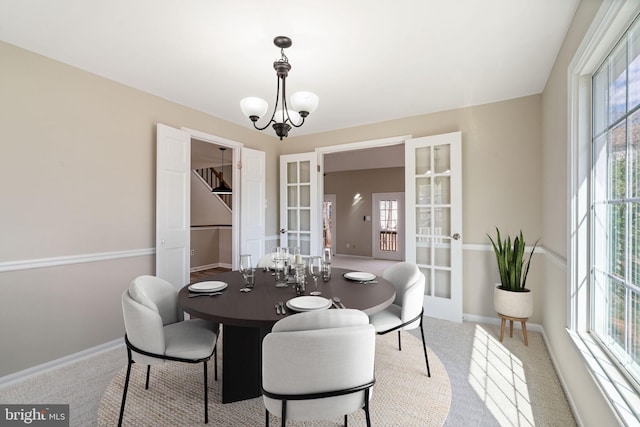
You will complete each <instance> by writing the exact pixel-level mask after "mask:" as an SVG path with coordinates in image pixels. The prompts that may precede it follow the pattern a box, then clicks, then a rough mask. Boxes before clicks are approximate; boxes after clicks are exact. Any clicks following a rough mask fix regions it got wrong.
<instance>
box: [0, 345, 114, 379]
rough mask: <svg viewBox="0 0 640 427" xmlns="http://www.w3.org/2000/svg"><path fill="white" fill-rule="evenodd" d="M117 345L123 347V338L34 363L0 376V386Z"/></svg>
mask: <svg viewBox="0 0 640 427" xmlns="http://www.w3.org/2000/svg"><path fill="white" fill-rule="evenodd" d="M118 347H124V338H118V339H115V340H113V341H109V342H106V343H104V344H100V345H97V346H95V347H91V348H88V349H86V350H82V351H79V352H77V353H73V354H70V355H68V356H64V357H61V358H59V359H55V360H51V361H49V362H46V363H43V364H41V365H36V366H33V367H31V368H27V369H25V370H22V371H18V372H15V373H13V374H9V375H5V376H4V377H0V388H2V387H6V386H8V385H11V384H14V383H18V382H21V381H25V380H27V379H29V378H31V377H33V376H36V375H41V374H43V373H46V372H48V371H52V370H54V369H58V368H61V367H63V366H66V365H70V364H72V363H76V362H79V361H81V360H83V359H87V358H90V357H93V356H96V355H98V354H100V353H103V352H105V351H108V350H113V349H115V348H118ZM123 354H124V353H123Z"/></svg>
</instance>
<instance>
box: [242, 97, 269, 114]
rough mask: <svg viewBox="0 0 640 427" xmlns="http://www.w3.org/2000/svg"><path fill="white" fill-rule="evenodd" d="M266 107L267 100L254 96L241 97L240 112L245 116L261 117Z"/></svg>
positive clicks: (267, 106) (267, 105)
mask: <svg viewBox="0 0 640 427" xmlns="http://www.w3.org/2000/svg"><path fill="white" fill-rule="evenodd" d="M267 108H269V104H267V101H265V100H264V99H262V98H257V97H255V96H249V97H247V98H242V100H241V101H240V109H242V114H244V115H245V116H247V117H251V116H257V117H262V116H264V114H265V113H266V112H267Z"/></svg>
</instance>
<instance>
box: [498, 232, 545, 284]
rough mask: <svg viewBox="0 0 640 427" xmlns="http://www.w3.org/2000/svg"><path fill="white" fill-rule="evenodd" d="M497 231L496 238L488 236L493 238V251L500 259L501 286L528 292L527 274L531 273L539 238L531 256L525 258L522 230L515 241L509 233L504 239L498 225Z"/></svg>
mask: <svg viewBox="0 0 640 427" xmlns="http://www.w3.org/2000/svg"><path fill="white" fill-rule="evenodd" d="M496 233H497V235H496V239H495V240H493V238H492V237H491V236H489V235H488V234H487V236H488V237H489V240H491V244H492V245H493V251H494V252H495V254H496V260H497V261H498V271H499V272H500V283H501V284H502V286H500V288H501V289H504V290H507V291H513V292H526V291H527V289H526V288H525V285H526V282H527V274H529V265H530V264H531V257H532V256H533V251H534V250H535V249H536V245H537V244H538V240H539V239H538V240H536V242H535V243H534V244H533V248H532V249H531V252H530V253H529V257H528V258H527V259H526V260H525V255H524V250H525V241H524V237H523V236H522V230H520V234H518V235H517V236H516V237H515V238H514V239H513V241H511V236H509V235H507V237H506V239H504V240H502V238H501V236H500V230H499V229H498V227H496ZM525 261H526V262H525Z"/></svg>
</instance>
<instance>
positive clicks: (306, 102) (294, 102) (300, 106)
mask: <svg viewBox="0 0 640 427" xmlns="http://www.w3.org/2000/svg"><path fill="white" fill-rule="evenodd" d="M319 101H320V99H319V98H318V95H316V94H315V93H312V92H306V91H300V92H296V93H294V94H293V95H291V106H292V107H293V109H294V110H296V111H299V112H300V115H301V116H302V117H307V116H308V115H309V114H311V113H313V112H314V111H316V108H318V102H319Z"/></svg>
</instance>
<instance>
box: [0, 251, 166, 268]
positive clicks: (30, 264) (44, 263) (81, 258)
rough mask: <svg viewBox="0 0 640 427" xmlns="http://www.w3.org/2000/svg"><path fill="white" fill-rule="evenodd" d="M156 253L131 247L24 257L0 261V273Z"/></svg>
mask: <svg viewBox="0 0 640 427" xmlns="http://www.w3.org/2000/svg"><path fill="white" fill-rule="evenodd" d="M155 253H156V248H147V249H131V250H127V251H117V252H101V253H93V254H83V255H69V256H60V257H51V258H38V259H24V260H18V261H4V262H0V273H4V272H7V271H19V270H29V269H32V268H47V267H56V266H60V265H72V264H81V263H85V262H96V261H109V260H113V259H120V258H135V257H139V256H149V255H154V254H155Z"/></svg>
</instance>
